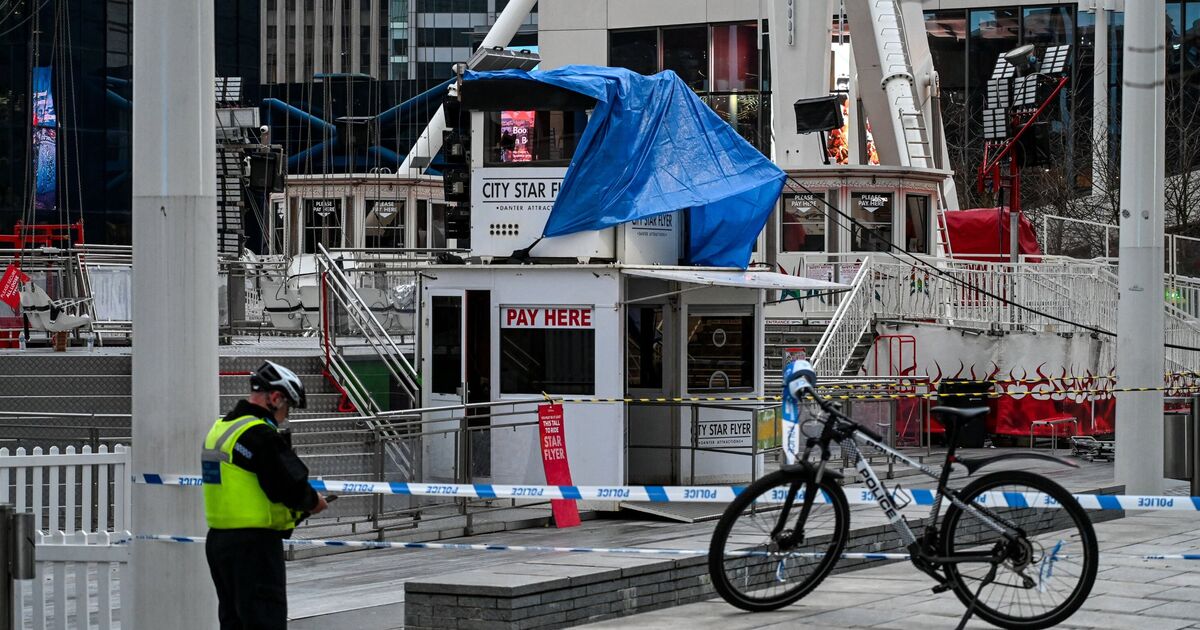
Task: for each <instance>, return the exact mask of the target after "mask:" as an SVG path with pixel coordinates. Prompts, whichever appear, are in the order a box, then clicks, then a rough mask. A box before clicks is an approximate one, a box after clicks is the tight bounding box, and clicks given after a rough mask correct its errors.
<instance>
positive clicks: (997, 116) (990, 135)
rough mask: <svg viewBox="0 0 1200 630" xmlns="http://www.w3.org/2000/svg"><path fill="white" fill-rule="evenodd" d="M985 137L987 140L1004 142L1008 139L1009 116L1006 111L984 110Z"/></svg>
mask: <svg viewBox="0 0 1200 630" xmlns="http://www.w3.org/2000/svg"><path fill="white" fill-rule="evenodd" d="M983 137H984V139H986V140H1004V139H1005V138H1007V137H1008V114H1007V113H1006V112H1005V110H1003V109H985V110H983Z"/></svg>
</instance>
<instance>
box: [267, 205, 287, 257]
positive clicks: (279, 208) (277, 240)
mask: <svg viewBox="0 0 1200 630" xmlns="http://www.w3.org/2000/svg"><path fill="white" fill-rule="evenodd" d="M271 234H272V236H271V246H270V247H268V248H267V251H268V252H269V253H271V254H283V253H286V252H287V201H286V200H281V201H272V202H271Z"/></svg>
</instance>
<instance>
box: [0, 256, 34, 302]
mask: <svg viewBox="0 0 1200 630" xmlns="http://www.w3.org/2000/svg"><path fill="white" fill-rule="evenodd" d="M22 282H29V276H27V275H25V273H24V272H22V271H21V270H20V269H19V268H18V267H17V263H10V264H9V265H8V268H7V269H5V270H4V275H3V276H2V277H0V302H4V303H5V304H7V305H8V306H9V308H11V309H12V310H14V311H15V310H17V309H18V308H20V306H21V295H20V294H21V283H22Z"/></svg>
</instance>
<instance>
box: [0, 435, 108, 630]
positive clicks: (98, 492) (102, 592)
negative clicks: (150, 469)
mask: <svg viewBox="0 0 1200 630" xmlns="http://www.w3.org/2000/svg"><path fill="white" fill-rule="evenodd" d="M130 484H131V478H130V474H129V449H128V448H126V447H124V446H121V445H117V446H115V447H113V449H112V450H111V452H110V451H109V449H108V448H107V447H106V446H101V447H100V448H99V449H97V450H96V451H95V452H93V451H92V449H91V447H88V446H85V447H83V449H81V450H80V451H79V452H76V450H75V448H74V447H67V448H66V449H65V450H64V451H61V452H60V451H59V449H58V448H57V447H52V448H50V449H49V451H47V452H43V451H42V449H41V448H35V449H33V450H32V451H31V452H26V451H25V449H22V448H18V449H17V450H16V451H15V452H13V453H10V452H9V450H8V449H6V448H4V449H0V503H8V504H11V505H13V506H14V509H15V510H16V511H18V512H32V513H33V515H34V528H35V529H36V530H38V532H37V540H36V541H35V542H36V545H37V548H36V551H35V554H34V556H35V566H34V571H35V574H34V575H35V577H34V579H33V580H31V581H27V582H18V583H17V586H16V588H15V590H14V592H13V604H14V605H13V609H14V615H15V621H16V624H15V625H16V627H18V628H25V629H31V630H45V629H47V628H55V629H63V630H65V629H66V628H79V629H91V628H99V629H101V630H109V629H111V628H116V627H119V623H118V621H117V615H116V611H117V610H118V608H119V605H120V589H121V585H122V584H124V583H126V581H125V580H124V579H123V578H124V576H125V573H126V569H127V567H128V562H129V547H128V545H124V544H120V543H121V541H123V540H127V539H128V532H126V531H125V530H127V529H128V528H129V522H130ZM114 577H115V579H114Z"/></svg>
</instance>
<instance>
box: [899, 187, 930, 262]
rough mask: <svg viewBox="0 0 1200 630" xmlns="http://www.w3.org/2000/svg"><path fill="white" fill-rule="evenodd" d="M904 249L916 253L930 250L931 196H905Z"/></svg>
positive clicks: (925, 252)
mask: <svg viewBox="0 0 1200 630" xmlns="http://www.w3.org/2000/svg"><path fill="white" fill-rule="evenodd" d="M904 249H905V251H908V252H911V253H914V254H932V253H933V252H931V251H929V197H926V196H925V195H908V197H906V198H905V212H904Z"/></svg>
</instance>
